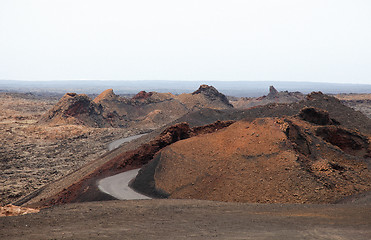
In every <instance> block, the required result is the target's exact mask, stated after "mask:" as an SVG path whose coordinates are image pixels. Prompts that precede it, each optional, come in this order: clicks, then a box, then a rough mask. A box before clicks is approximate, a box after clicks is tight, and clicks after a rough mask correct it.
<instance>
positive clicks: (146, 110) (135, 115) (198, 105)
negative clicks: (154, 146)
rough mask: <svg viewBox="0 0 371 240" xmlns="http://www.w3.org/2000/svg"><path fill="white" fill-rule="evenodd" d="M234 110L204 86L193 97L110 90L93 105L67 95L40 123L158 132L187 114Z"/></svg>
mask: <svg viewBox="0 0 371 240" xmlns="http://www.w3.org/2000/svg"><path fill="white" fill-rule="evenodd" d="M232 107H233V106H232V105H231V104H230V103H229V102H228V100H227V98H226V96H224V95H223V94H221V93H219V92H218V91H217V90H216V89H215V88H214V87H212V86H207V85H202V86H200V88H199V89H198V90H197V91H195V92H193V93H192V94H182V95H180V96H175V95H173V94H171V93H157V92H145V91H141V92H139V93H138V94H137V95H136V96H134V97H133V98H131V99H129V98H123V97H120V96H118V95H116V94H115V93H114V92H113V90H112V89H107V90H105V91H104V92H102V93H101V94H100V95H99V96H97V97H96V98H95V99H94V100H93V101H92V100H91V99H90V98H89V97H87V96H86V95H82V94H81V95H78V94H75V93H68V94H66V95H65V96H64V97H63V98H62V99H61V100H60V101H59V102H58V104H57V105H55V106H54V107H53V109H51V110H50V111H49V112H48V113H47V114H46V115H45V116H43V117H42V119H41V120H40V123H48V124H82V125H87V126H91V127H139V128H146V129H151V128H157V127H159V126H163V125H166V124H168V123H169V122H171V121H174V120H176V119H178V118H179V117H181V116H183V115H184V114H186V113H188V112H191V111H194V110H200V109H203V108H211V109H226V108H232Z"/></svg>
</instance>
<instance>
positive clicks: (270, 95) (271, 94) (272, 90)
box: [267, 86, 278, 98]
mask: <svg viewBox="0 0 371 240" xmlns="http://www.w3.org/2000/svg"><path fill="white" fill-rule="evenodd" d="M275 97H278V91H277V90H276V89H275V88H274V87H273V86H270V87H269V93H268V95H267V98H275Z"/></svg>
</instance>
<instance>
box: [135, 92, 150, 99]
mask: <svg viewBox="0 0 371 240" xmlns="http://www.w3.org/2000/svg"><path fill="white" fill-rule="evenodd" d="M152 94H153V92H146V91H140V92H138V93H137V95H135V96H134V97H133V98H132V99H133V100H140V99H148V98H150V97H151V96H152Z"/></svg>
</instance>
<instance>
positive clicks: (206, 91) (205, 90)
mask: <svg viewBox="0 0 371 240" xmlns="http://www.w3.org/2000/svg"><path fill="white" fill-rule="evenodd" d="M196 94H203V95H204V96H206V97H207V98H208V99H210V100H216V99H219V100H221V101H222V102H223V103H224V104H226V105H228V106H230V107H233V106H232V104H230V103H229V101H228V99H227V97H226V96H225V95H224V94H222V93H220V92H219V91H218V90H217V89H216V88H214V87H213V86H209V85H206V84H203V85H201V86H200V87H199V88H198V89H197V91H194V92H193V93H192V95H196Z"/></svg>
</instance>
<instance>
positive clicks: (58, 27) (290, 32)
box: [0, 0, 371, 84]
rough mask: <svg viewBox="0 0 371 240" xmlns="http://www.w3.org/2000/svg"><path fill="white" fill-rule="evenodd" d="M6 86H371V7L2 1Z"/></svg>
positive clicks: (0, 65)
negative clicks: (69, 82) (76, 82)
mask: <svg viewBox="0 0 371 240" xmlns="http://www.w3.org/2000/svg"><path fill="white" fill-rule="evenodd" d="M0 79H21V80H54V79H113V80H147V79H148V80H156V79H162V80H277V81H284V80H285V81H324V82H351V83H370V84H371V0H305V1H304V0H240V1H237V0H224V1H220V0H195V1H193V0H187V1H177V0H130V1H125V0H101V1H97V0H0Z"/></svg>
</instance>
